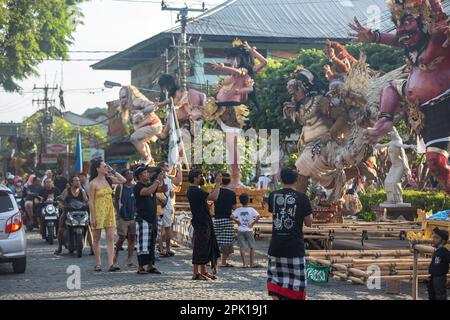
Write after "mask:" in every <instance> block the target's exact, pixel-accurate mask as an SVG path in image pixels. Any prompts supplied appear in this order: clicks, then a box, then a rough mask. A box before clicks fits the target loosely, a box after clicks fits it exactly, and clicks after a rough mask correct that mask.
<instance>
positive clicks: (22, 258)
mask: <svg viewBox="0 0 450 320" xmlns="http://www.w3.org/2000/svg"><path fill="white" fill-rule="evenodd" d="M26 251H27V238H26V235H25V228H24V226H23V220H22V213H21V212H20V210H19V208H18V206H17V203H16V200H15V199H14V195H13V194H12V192H11V190H10V189H8V188H6V187H5V186H1V185H0V263H2V262H9V263H11V262H12V265H13V270H14V272H15V273H24V272H25V269H26V266H27V257H26Z"/></svg>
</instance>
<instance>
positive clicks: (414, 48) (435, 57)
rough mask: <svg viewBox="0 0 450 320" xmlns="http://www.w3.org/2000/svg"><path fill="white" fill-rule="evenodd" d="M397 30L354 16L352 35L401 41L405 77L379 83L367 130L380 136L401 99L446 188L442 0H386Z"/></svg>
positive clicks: (448, 142) (449, 120) (447, 92)
mask: <svg viewBox="0 0 450 320" xmlns="http://www.w3.org/2000/svg"><path fill="white" fill-rule="evenodd" d="M386 2H387V4H388V6H389V7H390V10H391V12H392V15H393V18H394V21H395V23H396V27H397V34H396V35H394V34H389V33H380V32H379V31H377V30H369V29H367V28H364V27H363V26H362V25H361V24H360V23H359V22H358V20H357V19H356V18H355V23H354V24H350V27H351V28H352V29H353V30H354V31H355V32H356V33H355V34H353V35H352V36H354V37H355V38H357V40H359V41H361V42H372V43H382V44H386V45H390V46H395V47H404V49H405V52H406V55H407V57H408V66H409V78H408V80H405V81H392V82H390V83H389V84H387V85H386V87H385V88H384V89H383V92H382V96H381V102H380V111H381V113H380V118H379V120H378V121H377V123H376V124H375V126H374V128H371V129H368V131H367V135H368V136H369V138H370V139H371V140H372V141H373V142H377V141H379V140H380V139H381V138H382V137H383V136H384V135H385V134H386V133H387V132H389V131H391V130H392V128H393V118H394V115H395V113H396V112H397V111H398V109H399V107H400V105H401V104H402V103H406V104H407V105H408V108H407V109H408V110H407V113H408V115H409V120H410V124H411V125H412V127H413V128H414V129H415V131H416V133H418V134H420V136H421V137H422V138H423V141H424V142H425V145H426V148H427V154H426V156H427V162H428V166H429V168H430V171H431V172H432V173H433V175H434V176H435V177H436V178H437V180H438V181H439V183H440V184H441V185H442V187H443V188H444V190H445V191H446V192H447V193H448V194H450V167H449V165H448V156H449V151H450V89H449V84H450V47H449V42H450V41H449V36H450V32H449V22H448V17H447V15H446V14H445V12H444V10H443V8H442V4H441V0H387V1H386Z"/></svg>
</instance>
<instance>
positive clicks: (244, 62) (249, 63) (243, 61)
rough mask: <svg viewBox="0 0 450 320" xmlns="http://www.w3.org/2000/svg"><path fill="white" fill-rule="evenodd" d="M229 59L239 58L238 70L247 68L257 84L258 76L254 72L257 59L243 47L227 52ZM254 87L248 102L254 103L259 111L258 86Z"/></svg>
mask: <svg viewBox="0 0 450 320" xmlns="http://www.w3.org/2000/svg"><path fill="white" fill-rule="evenodd" d="M225 54H226V56H227V58H237V57H240V62H239V65H238V66H237V67H238V68H245V69H247V71H248V75H249V76H250V78H252V80H253V82H254V83H255V84H256V79H255V78H256V75H255V72H254V70H253V68H254V67H255V59H254V58H253V56H252V55H251V54H250V53H249V52H248V51H247V50H245V48H244V47H243V46H238V47H232V48H228V49H226V50H225ZM255 84H254V85H253V91H252V92H251V93H249V95H248V100H249V101H253V103H254V105H255V107H256V109H257V110H259V105H258V100H257V99H256V85H255Z"/></svg>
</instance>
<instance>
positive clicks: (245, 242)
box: [231, 193, 260, 268]
mask: <svg viewBox="0 0 450 320" xmlns="http://www.w3.org/2000/svg"><path fill="white" fill-rule="evenodd" d="M248 200H249V198H248V195H247V194H245V193H243V194H241V195H240V196H239V201H240V202H241V204H242V208H239V209H236V210H235V211H234V212H233V214H232V216H231V219H232V220H233V221H234V222H236V223H237V224H238V245H239V249H240V251H241V258H242V265H243V268H247V263H246V261H245V251H246V250H247V249H249V250H250V268H258V267H260V266H259V265H256V264H255V234H254V232H253V227H254V225H255V224H256V223H257V222H258V220H259V218H260V216H259V213H258V212H257V211H256V210H255V209H253V208H251V207H247V205H248Z"/></svg>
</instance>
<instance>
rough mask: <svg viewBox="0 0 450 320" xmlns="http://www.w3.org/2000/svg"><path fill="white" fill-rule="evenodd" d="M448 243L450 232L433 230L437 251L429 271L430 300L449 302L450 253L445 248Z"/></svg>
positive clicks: (434, 245)
mask: <svg viewBox="0 0 450 320" xmlns="http://www.w3.org/2000/svg"><path fill="white" fill-rule="evenodd" d="M447 241H448V232H447V231H445V230H440V229H439V228H435V229H434V230H433V243H432V244H433V247H435V248H436V251H435V252H434V253H433V256H432V257H431V264H430V267H429V269H428V272H429V273H430V279H429V282H428V296H429V299H430V300H444V301H445V300H447V273H448V270H449V268H448V266H449V263H450V252H449V251H448V250H447V248H445V244H446V243H447Z"/></svg>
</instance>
